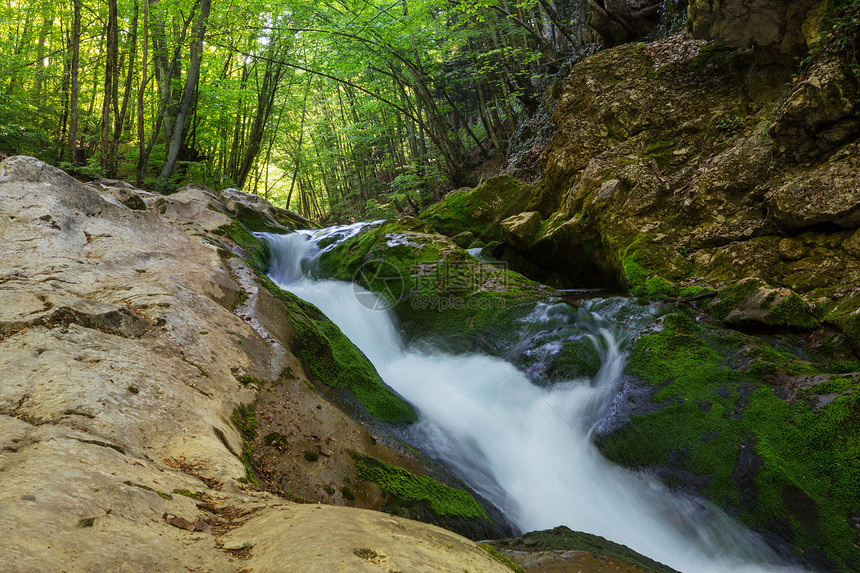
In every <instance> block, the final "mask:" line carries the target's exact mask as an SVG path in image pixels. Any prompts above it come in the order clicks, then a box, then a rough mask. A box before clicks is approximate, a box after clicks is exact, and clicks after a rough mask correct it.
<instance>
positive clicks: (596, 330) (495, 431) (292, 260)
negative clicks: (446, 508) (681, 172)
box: [261, 224, 799, 573]
mask: <svg viewBox="0 0 860 573" xmlns="http://www.w3.org/2000/svg"><path fill="white" fill-rule="evenodd" d="M362 225H363V224H356V225H350V226H346V227H334V228H330V229H324V230H322V231H313V232H311V231H300V232H296V233H292V234H288V235H271V234H261V236H262V237H263V238H265V240H266V241H267V242H268V243H269V247H270V252H271V260H270V270H269V275H270V277H271V278H272V280H274V281H275V282H276V283H277V284H278V285H280V286H281V287H282V288H284V289H285V290H289V291H291V292H293V293H294V294H296V295H297V296H299V297H300V298H302V299H304V300H306V301H308V302H310V303H312V304H314V305H316V306H317V307H318V308H319V309H320V310H322V311H323V312H324V313H325V314H326V315H327V316H328V317H329V318H330V319H331V320H332V321H334V322H335V323H336V324H337V325H338V326H339V327H340V329H341V330H342V331H343V332H344V334H346V335H347V336H348V337H349V338H350V340H352V341H353V343H354V344H355V345H356V346H357V347H358V348H359V349H361V351H362V352H364V354H365V355H366V356H367V357H368V358H369V359H370V361H371V362H372V363H373V364H374V366H375V367H376V369H377V371H378V372H379V374H380V375H381V377H382V379H383V380H384V381H385V382H386V384H388V385H389V386H390V387H391V388H393V389H394V390H395V391H396V392H398V393H399V394H400V395H401V396H403V397H404V398H405V399H406V400H407V401H409V402H410V403H411V404H412V405H413V406H414V407H415V409H416V410H417V411H418V413H419V418H420V420H419V422H417V423H416V424H413V425H412V427H411V428H410V429H409V430H408V438H409V440H410V441H411V442H412V444H413V445H414V446H415V447H417V448H419V449H421V450H422V451H424V452H425V453H426V454H428V455H429V456H430V457H432V458H433V459H436V460H439V461H440V462H442V463H444V464H445V466H446V467H447V468H448V469H449V470H450V471H451V472H452V473H454V474H455V475H456V476H457V477H458V478H460V479H461V480H462V481H463V482H464V483H465V484H467V485H468V486H469V487H470V488H471V489H472V490H474V491H475V492H476V493H478V494H479V495H480V496H481V497H483V498H484V499H486V500H488V501H489V502H491V503H492V504H493V505H495V506H496V507H497V508H498V509H499V510H500V511H501V512H502V513H503V514H504V515H505V516H506V517H507V519H508V520H509V521H510V522H511V523H512V524H513V525H514V526H515V527H516V528H518V529H519V530H521V531H523V532H525V531H532V530H537V529H548V528H553V527H556V526H558V525H566V526H568V527H570V528H571V529H573V530H578V531H585V532H589V533H593V534H596V535H601V536H603V537H605V538H607V539H610V540H612V541H615V542H617V543H621V544H624V545H627V546H628V547H630V548H632V549H634V550H636V551H638V552H639V553H642V554H644V555H646V556H648V557H650V558H652V559H655V560H657V561H660V562H662V563H665V564H666V565H669V566H671V567H673V568H675V569H678V570H680V571H684V572H707V573H718V572H726V573H729V572H732V573H736V572H758V571H799V569H794V568H791V567H789V566H785V565H781V564H780V560H779V559H778V558H777V557H776V556H775V555H774V554H773V553H772V552H771V551H770V550H769V549H768V548H767V545H766V544H765V543H764V542H763V540H761V539H760V538H759V537H758V536H757V535H756V534H754V533H752V532H751V531H749V530H747V529H745V528H743V527H742V526H741V525H739V524H738V523H737V522H735V521H734V520H733V519H732V518H730V517H729V516H727V515H726V514H724V513H723V512H722V511H720V510H719V509H717V508H716V507H715V506H713V505H711V504H709V503H708V502H706V501H704V500H702V499H700V498H694V497H690V496H684V495H679V494H677V493H674V492H671V491H669V490H668V489H667V488H666V487H665V486H664V485H662V483H660V482H659V480H657V479H655V478H651V477H649V476H647V475H645V474H643V473H640V472H633V471H630V470H627V469H624V468H621V467H618V466H616V465H614V464H612V463H610V462H608V461H606V460H605V459H604V458H603V457H602V456H601V454H600V453H599V452H598V450H597V448H596V447H595V446H594V444H593V441H592V440H591V439H590V434H591V433H592V432H593V431H594V430H595V428H596V427H599V425H600V424H601V423H602V422H603V421H604V420H605V419H606V418H607V415H608V414H609V413H611V412H612V410H613V408H615V406H616V401H617V400H618V396H619V389H620V387H621V384H622V371H623V368H624V361H625V353H624V351H623V348H624V343H625V341H626V340H629V338H630V337H631V336H632V335H634V334H635V333H636V332H638V331H639V330H641V329H642V328H644V327H645V326H647V324H649V323H650V322H651V321H652V320H653V315H652V313H651V312H650V310H649V308H648V307H644V306H638V305H635V303H634V302H633V301H630V300H629V299H624V298H610V299H592V300H589V301H585V302H584V303H583V304H582V306H581V308H579V309H577V308H574V307H572V306H570V305H567V304H564V303H553V304H550V303H545V304H537V305H536V306H535V308H534V310H533V312H532V313H531V315H530V316H528V317H527V319H526V320H525V321H523V324H522V332H520V333H519V334H520V343H519V344H517V345H514V347H513V348H512V349H511V355H510V356H509V357H508V358H509V360H504V359H502V358H498V357H494V356H489V355H485V354H457V355H455V354H450V353H445V352H442V351H439V350H434V349H428V348H426V347H419V346H417V345H416V346H410V345H409V344H406V343H405V342H404V341H403V340H402V337H401V335H400V331H399V329H398V327H397V322H396V319H394V317H393V316H392V315H391V314H390V312H388V311H386V310H379V309H376V310H375V309H374V308H373V307H374V306H378V305H373V304H367V301H368V300H373V297H374V295H373V294H372V293H369V292H367V291H364V290H363V289H361V288H360V287H358V286H357V285H354V284H351V283H346V282H340V281H332V280H324V279H320V278H313V277H312V276H310V275H312V274H313V273H312V272H311V271H312V270H313V269H314V261H315V259H316V257H318V256H319V254H320V253H321V252H323V250H325V249H330V248H332V247H333V246H334V245H336V244H337V243H339V242H340V241H342V240H345V239H346V238H348V237H350V236H352V235H354V234H356V233H358V232H359V231H360V230H361V228H362ZM559 332H563V333H564V335H565V336H569V335H570V334H571V333H574V334H576V335H581V336H583V337H587V338H588V339H589V340H590V341H592V343H594V344H595V346H596V348H597V349H598V352H599V354H600V358H601V366H600V369H599V371H598V372H597V374H596V375H595V376H594V377H593V378H592V379H578V380H577V379H574V380H569V381H561V382H557V383H555V384H551V385H536V384H535V383H533V381H534V380H535V378H536V377H539V376H540V374H539V372H540V365H541V364H542V361H543V360H545V358H546V357H547V356H549V355H551V354H552V352H553V351H556V350H557V349H558V348H559V336H558V335H557V334H558V333H559ZM524 357H525V358H527V360H524V359H523V358H524ZM515 364H516V366H515ZM524 365H525V366H524ZM667 431H671V430H670V429H667Z"/></svg>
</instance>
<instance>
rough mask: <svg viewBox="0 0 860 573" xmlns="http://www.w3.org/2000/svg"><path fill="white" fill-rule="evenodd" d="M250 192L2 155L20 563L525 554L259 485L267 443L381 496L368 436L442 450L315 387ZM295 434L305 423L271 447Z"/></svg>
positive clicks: (485, 559)
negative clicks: (381, 425)
mask: <svg viewBox="0 0 860 573" xmlns="http://www.w3.org/2000/svg"><path fill="white" fill-rule="evenodd" d="M229 195H230V196H229V197H222V198H219V197H217V196H216V195H215V194H213V193H211V192H210V191H208V190H206V189H204V188H187V189H184V190H182V191H180V192H178V193H176V194H174V195H171V196H169V197H161V196H151V195H149V194H147V193H145V192H141V191H139V190H134V189H128V188H126V187H124V186H119V185H116V184H114V183H110V182H102V183H100V184H98V185H82V184H80V183H78V182H77V181H75V180H74V179H72V178H70V177H69V176H67V175H65V174H64V173H62V172H61V171H58V170H56V169H54V168H52V167H49V166H47V165H45V164H44V163H41V162H39V161H36V160H34V159H32V158H25V157H13V158H10V159H7V160H6V161H4V162H3V163H2V164H0V301H2V303H0V380H2V384H0V443H2V447H0V508H2V511H0V535H2V536H3V551H2V554H3V557H4V568H5V570H9V571H22V572H24V571H26V572H29V571H45V570H56V569H57V568H62V569H65V570H70V571H95V570H105V571H108V570H110V571H120V570H121V571H154V570H162V571H175V570H184V569H200V570H206V571H236V570H238V569H243V570H244V569H247V568H255V569H256V568H259V569H260V570H272V569H273V568H274V569H280V570H294V571H331V570H335V569H340V570H355V571H361V570H365V569H367V570H378V567H379V566H380V564H384V565H385V566H386V567H389V568H392V569H397V570H415V571H439V570H446V569H450V567H451V564H452V563H456V564H458V566H462V564H468V567H470V568H471V569H472V570H481V571H505V570H506V568H505V567H504V566H503V565H502V564H501V563H500V562H498V561H497V560H495V559H494V558H493V557H492V556H490V555H489V554H488V553H486V552H485V551H484V550H482V549H480V548H478V547H477V546H476V545H475V544H474V543H472V542H470V541H468V540H466V539H464V538H461V537H459V536H457V535H456V534H453V533H450V532H447V531H443V530H440V529H438V528H436V527H433V526H430V525H426V524H421V523H417V522H411V521H408V520H404V519H401V518H397V517H391V516H388V515H385V514H381V513H376V512H369V511H362V510H360V509H353V508H342V507H330V508H321V507H318V506H304V505H296V504H292V503H290V502H288V501H285V500H284V499H283V498H282V497H276V496H275V495H272V494H270V493H266V492H264V491H261V490H259V489H257V488H255V487H251V485H250V483H253V482H254V481H255V480H257V479H258V478H257V477H256V476H255V475H254V471H253V467H254V466H257V467H258V468H260V467H263V466H262V465H261V464H260V463H259V460H257V459H255V456H259V453H260V451H261V450H262V448H264V447H266V448H270V449H269V450H265V452H264V453H265V454H266V456H267V457H271V458H274V457H276V456H277V455H278V454H279V450H278V448H279V447H283V446H285V445H286V446H288V447H287V448H286V449H289V450H290V452H289V453H288V454H285V457H284V458H282V465H283V467H281V468H280V470H279V471H280V473H278V474H277V475H280V476H281V478H280V479H281V480H282V481H283V483H284V484H286V485H284V486H282V487H283V488H284V491H285V492H287V493H290V492H288V490H287V488H290V489H293V490H294V492H292V496H293V498H299V497H304V498H305V499H313V500H317V499H319V500H321V501H323V500H325V501H328V502H329V503H334V504H337V505H343V504H345V503H346V504H355V503H358V502H357V501H355V502H354V501H351V500H350V499H348V498H349V497H350V496H345V497H342V496H341V493H340V492H337V494H336V495H332V496H331V497H329V494H328V493H326V492H324V491H323V490H324V488H323V487H322V486H323V485H327V480H342V479H343V478H345V477H351V478H353V479H354V480H356V482H354V483H357V485H356V489H358V490H361V491H364V492H367V494H366V497H365V498H363V499H366V500H369V501H366V503H367V504H368V506H372V505H373V501H372V498H373V496H374V495H376V496H377V497H376V499H377V503H378V500H379V497H380V494H379V492H378V489H377V490H374V488H376V486H375V485H374V484H372V483H369V482H368V483H363V482H360V480H357V478H356V476H355V473H354V471H355V469H354V467H353V463H352V461H351V458H350V456H349V455H348V453H347V452H346V450H347V449H350V450H355V451H357V452H359V453H360V454H361V455H365V456H372V459H381V460H385V461H386V462H388V463H392V464H398V465H401V466H404V467H407V469H411V470H412V471H416V472H421V471H422V466H421V464H420V462H418V461H417V460H415V458H414V457H412V456H411V455H404V454H399V453H397V452H395V451H394V450H392V449H391V448H390V447H388V446H384V445H383V444H382V443H379V441H378V440H376V439H374V438H373V436H372V435H371V434H370V433H369V432H368V431H367V430H366V429H365V428H364V427H363V426H361V425H360V424H358V423H356V422H355V421H353V420H352V419H350V418H349V417H348V416H345V415H343V414H342V413H340V412H339V411H337V410H336V409H335V408H334V407H333V406H331V404H330V403H329V402H328V401H326V400H324V399H323V398H322V397H321V396H319V395H318V394H317V393H316V392H314V391H313V390H311V384H310V382H309V381H308V379H307V376H306V374H305V368H306V367H307V364H305V363H303V362H302V361H301V360H299V359H298V358H297V357H296V356H295V355H294V354H293V353H292V350H291V348H292V344H293V341H292V340H291V337H292V336H294V331H293V330H291V326H290V321H289V318H290V317H289V314H288V312H287V310H286V307H285V306H284V305H282V304H281V303H280V302H279V301H278V300H277V297H274V296H273V295H272V294H271V293H270V291H269V290H268V289H266V288H263V286H261V284H262V283H261V281H260V279H259V278H258V277H257V275H256V273H255V271H254V269H253V268H252V267H251V266H249V264H248V263H246V262H245V260H244V259H247V260H250V261H252V262H253V258H252V257H250V256H248V251H247V249H245V248H243V245H242V244H240V242H241V241H245V242H246V244H247V245H251V239H253V237H251V235H250V234H249V233H248V229H247V228H246V227H245V226H243V225H241V224H240V223H238V220H237V219H236V218H235V217H236V216H237V214H238V211H239V208H238V207H235V206H234V207H233V208H229V207H228V205H227V204H225V201H226V202H227V203H229V202H235V205H238V204H240V203H242V202H243V201H250V199H247V198H243V197H242V196H239V197H236V196H235V193H231V194H229ZM115 196H119V197H122V198H123V199H116V198H115ZM132 197H135V198H137V199H138V200H139V201H140V202H138V201H136V200H134V199H132ZM140 203H142V204H143V206H144V207H145V209H141V208H140V207H141V204H140ZM129 204H130V205H129ZM231 209H232V210H233V213H231ZM159 213H160V214H159ZM254 213H257V214H260V213H262V214H263V215H264V216H269V215H271V217H272V218H273V219H274V220H275V222H276V223H278V224H284V221H282V220H281V219H280V218H279V217H277V213H275V215H272V214H271V213H270V212H269V210H268V209H266V208H264V209H261V210H260V211H254ZM246 215H247V214H246ZM189 217H191V219H189ZM233 237H236V239H237V240H235V241H234V239H233ZM249 237H250V239H249ZM249 248H251V247H249ZM253 248H257V249H258V250H259V248H260V246H259V245H257V247H253ZM234 252H235V253H239V254H241V255H242V257H238V256H235V255H234ZM287 389H289V392H287V391H286V390H287ZM287 401H295V404H294V405H291V406H290V407H287V405H286V402H287ZM300 404H301V406H300ZM308 409H309V410H310V411H311V412H313V415H311V414H309V413H308V412H307V410H308ZM258 420H259V422H258ZM288 427H293V428H294V429H295V430H297V431H296V432H294V433H293V435H291V436H290V435H289V433H290V430H289V429H288ZM323 428H329V431H330V432H332V434H331V435H332V436H336V438H337V439H340V438H342V439H343V445H336V444H334V443H332V444H329V445H328V446H327V447H326V450H325V453H326V456H328V457H326V458H325V459H321V460H320V461H319V462H316V463H318V464H320V465H319V468H320V471H318V472H316V473H314V472H308V471H305V470H304V469H303V468H302V467H301V466H298V463H297V462H296V461H295V460H296V458H302V453H303V450H304V449H305V448H306V449H307V450H312V449H313V448H314V447H319V446H318V445H314V446H312V444H315V440H314V438H313V437H312V436H311V435H310V434H313V433H314V432H319V433H320V435H321V436H323V437H324V436H325V435H326V434H323V433H322V429H323ZM252 430H253V431H252ZM258 430H259V431H260V432H262V431H265V432H266V434H265V435H259V436H258V435H257V433H259V432H258ZM276 432H280V433H281V434H282V435H284V436H288V439H287V440H286V441H278V440H276V439H270V440H269V442H268V443H269V445H266V446H264V445H263V443H264V438H265V437H266V436H270V435H272V434H273V433H276ZM254 446H256V448H257V450H256V452H257V453H256V454H255V450H254V449H253V448H254ZM295 450H298V451H295ZM290 455H292V456H295V458H291V457H290ZM291 460H292V461H291ZM302 460H303V461H302V462H301V463H304V464H309V463H310V462H308V461H307V460H305V459H304V458H302ZM291 467H292V468H293V469H290V468H291ZM323 468H326V469H323ZM261 477H262V478H263V479H264V480H265V479H268V478H267V476H261ZM249 482H250V483H249ZM320 482H322V483H320ZM337 483H338V485H342V483H343V482H342V481H338V482H337ZM374 491H376V493H374ZM281 493H284V492H281ZM352 497H353V498H354V495H353V496H352ZM311 530H312V531H315V532H316V533H315V534H314V536H311V537H309V536H308V535H307V532H308V531H311ZM395 531H396V534H394V535H392V532H395ZM416 546H420V547H422V550H421V552H420V554H416V553H415V547H416ZM285 547H289V548H290V549H289V551H288V552H287V549H285ZM319 554H325V557H324V558H320V557H319Z"/></svg>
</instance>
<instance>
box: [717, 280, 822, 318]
mask: <svg viewBox="0 0 860 573" xmlns="http://www.w3.org/2000/svg"><path fill="white" fill-rule="evenodd" d="M710 309H711V312H712V313H713V315H714V316H715V317H717V318H719V319H720V320H722V321H723V322H724V323H726V324H728V325H732V326H768V327H775V328H789V329H798V330H811V329H814V328H816V327H817V326H818V321H817V320H815V317H814V316H813V315H812V311H811V310H810V308H809V305H807V304H806V303H805V302H804V301H803V299H802V298H800V296H799V295H798V294H797V293H795V292H793V291H791V290H790V289H787V288H773V287H771V286H770V285H768V284H767V283H765V282H764V281H762V280H759V279H753V278H751V279H744V280H742V281H740V282H738V283H736V284H733V285H729V286H727V287H725V288H723V289H722V290H721V291H720V292H719V295H718V296H717V298H716V299H714V301H713V302H712V303H711V305H710Z"/></svg>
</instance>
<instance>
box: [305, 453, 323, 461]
mask: <svg viewBox="0 0 860 573" xmlns="http://www.w3.org/2000/svg"><path fill="white" fill-rule="evenodd" d="M304 456H305V459H306V460H307V461H309V462H315V461H317V460H318V459H319V458H320V455H319V453H317V452H305V453H304Z"/></svg>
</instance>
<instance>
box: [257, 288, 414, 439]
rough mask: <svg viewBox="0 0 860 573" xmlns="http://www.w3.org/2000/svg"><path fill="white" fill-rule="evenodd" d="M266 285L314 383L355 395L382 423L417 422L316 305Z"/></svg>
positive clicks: (362, 356) (401, 401)
mask: <svg viewBox="0 0 860 573" xmlns="http://www.w3.org/2000/svg"><path fill="white" fill-rule="evenodd" d="M260 281H261V282H262V283H263V285H264V286H265V287H266V288H267V289H268V290H269V291H270V292H271V293H272V294H273V295H275V297H276V298H277V299H278V300H280V301H281V302H282V303H283V304H284V306H285V307H286V308H287V312H289V315H290V324H291V325H292V327H293V329H294V330H295V333H296V334H295V337H294V338H293V340H292V349H293V352H294V353H295V354H296V356H297V357H298V358H299V359H300V360H301V361H302V363H303V364H304V366H305V368H306V369H307V372H308V374H309V375H310V376H312V377H313V378H314V379H316V380H319V381H320V382H322V383H324V384H326V385H327V386H329V387H331V388H335V389H339V390H346V391H349V392H351V393H352V394H353V395H354V396H355V397H356V398H357V399H358V400H359V402H361V404H362V406H364V408H365V409H366V410H367V412H368V413H369V414H370V415H371V416H373V417H374V418H376V419H377V420H380V421H382V422H389V423H403V422H413V421H415V419H416V416H415V411H414V410H413V409H412V407H411V406H410V405H409V404H408V403H407V402H406V401H404V400H403V399H402V398H400V397H399V396H398V395H397V394H395V393H394V392H393V391H392V390H391V389H390V388H389V387H388V386H386V385H385V382H383V381H382V379H381V378H380V377H379V374H378V373H377V372H376V369H375V368H374V367H373V364H371V363H370V361H369V360H368V359H367V357H366V356H365V355H364V354H362V352H361V351H360V350H359V349H358V348H356V346H355V345H354V344H353V343H352V342H350V340H349V339H348V338H347V337H346V335H344V334H343V332H341V330H340V329H339V328H338V327H337V325H336V324H334V323H333V322H332V321H330V320H329V319H328V318H327V317H326V316H325V315H324V314H323V313H322V312H320V310H319V309H318V308H316V307H315V306H314V305H312V304H310V303H308V302H305V301H303V300H301V299H300V298H299V297H297V296H296V295H294V294H292V293H290V292H287V291H284V290H282V289H280V288H279V287H278V286H277V285H275V284H274V283H273V282H272V281H271V280H269V279H268V278H266V277H264V276H261V277H260Z"/></svg>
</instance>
